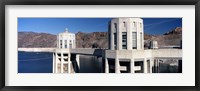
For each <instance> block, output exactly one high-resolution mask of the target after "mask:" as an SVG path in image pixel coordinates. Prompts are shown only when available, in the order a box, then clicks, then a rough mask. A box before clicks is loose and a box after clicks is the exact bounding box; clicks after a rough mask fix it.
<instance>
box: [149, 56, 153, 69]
mask: <svg viewBox="0 0 200 91" xmlns="http://www.w3.org/2000/svg"><path fill="white" fill-rule="evenodd" d="M153 60H154V59H153V58H151V59H150V67H149V69H150V73H153V70H152V68H153Z"/></svg>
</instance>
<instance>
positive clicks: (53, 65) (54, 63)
mask: <svg viewBox="0 0 200 91" xmlns="http://www.w3.org/2000/svg"><path fill="white" fill-rule="evenodd" d="M52 71H53V73H55V57H54V53H53V69H52Z"/></svg>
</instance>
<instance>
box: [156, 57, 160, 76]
mask: <svg viewBox="0 0 200 91" xmlns="http://www.w3.org/2000/svg"><path fill="white" fill-rule="evenodd" d="M159 61H160V60H159V59H158V60H157V64H158V66H157V73H159V66H160V63H159Z"/></svg>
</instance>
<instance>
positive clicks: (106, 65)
mask: <svg viewBox="0 0 200 91" xmlns="http://www.w3.org/2000/svg"><path fill="white" fill-rule="evenodd" d="M105 73H109V64H108V59H107V58H105Z"/></svg>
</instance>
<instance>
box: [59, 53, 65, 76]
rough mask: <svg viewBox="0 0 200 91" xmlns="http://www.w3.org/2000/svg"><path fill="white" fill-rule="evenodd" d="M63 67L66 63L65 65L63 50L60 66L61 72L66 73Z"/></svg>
mask: <svg viewBox="0 0 200 91" xmlns="http://www.w3.org/2000/svg"><path fill="white" fill-rule="evenodd" d="M63 68H64V65H63V52H61V66H60V69H61V73H64V72H63Z"/></svg>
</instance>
